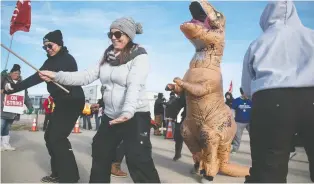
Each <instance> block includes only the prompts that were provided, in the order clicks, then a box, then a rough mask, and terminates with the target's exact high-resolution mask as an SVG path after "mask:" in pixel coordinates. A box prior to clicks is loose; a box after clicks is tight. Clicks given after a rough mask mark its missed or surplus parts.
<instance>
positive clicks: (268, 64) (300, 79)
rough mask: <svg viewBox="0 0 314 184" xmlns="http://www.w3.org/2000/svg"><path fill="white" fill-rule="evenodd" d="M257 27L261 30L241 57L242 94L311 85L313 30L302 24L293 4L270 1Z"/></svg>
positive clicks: (313, 52)
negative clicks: (260, 33)
mask: <svg viewBox="0 0 314 184" xmlns="http://www.w3.org/2000/svg"><path fill="white" fill-rule="evenodd" d="M260 26H261V28H262V30H263V32H264V33H263V34H262V35H261V36H260V37H259V38H258V39H257V40H255V41H254V42H253V43H251V45H250V47H249V48H248V50H247V52H246V54H245V57H244V62H243V71H242V89H243V91H244V93H245V94H246V95H248V96H249V97H250V98H251V97H252V96H253V94H254V93H255V92H257V91H260V90H264V89H272V88H288V87H293V88H298V87H314V77H313V73H314V31H313V30H311V29H308V28H306V27H304V26H303V25H302V23H301V21H300V19H299V17H298V14H297V10H296V8H295V5H294V3H293V2H291V1H279V2H270V3H269V4H268V5H267V6H266V8H265V10H264V12H263V13H262V16H261V18H260Z"/></svg>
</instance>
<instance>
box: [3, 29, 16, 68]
mask: <svg viewBox="0 0 314 184" xmlns="http://www.w3.org/2000/svg"><path fill="white" fill-rule="evenodd" d="M13 35H14V34H12V36H11V41H10V47H9V48H10V49H11V47H12V40H13ZM9 56H10V52H8V56H7V61H6V62H5V67H4V69H5V70H6V69H7V66H8V61H9Z"/></svg>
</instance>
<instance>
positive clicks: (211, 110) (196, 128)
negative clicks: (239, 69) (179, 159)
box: [167, 1, 249, 180]
mask: <svg viewBox="0 0 314 184" xmlns="http://www.w3.org/2000/svg"><path fill="white" fill-rule="evenodd" d="M190 11H191V14H192V16H193V19H192V21H190V22H186V23H184V24H182V25H181V27H180V29H181V31H182V32H183V33H184V34H185V36H186V37H187V38H188V39H189V40H190V41H191V42H192V43H193V45H194V46H195V48H196V53H195V55H194V57H193V59H192V61H191V62H190V68H189V69H188V71H187V72H186V73H185V76H184V78H183V80H181V79H180V78H175V79H174V83H175V84H168V85H167V89H168V90H172V91H174V92H175V93H177V94H180V93H181V92H182V91H183V90H184V91H185V94H186V103H187V109H186V110H187V115H186V119H185V121H184V122H183V126H182V129H181V133H182V136H183V137H184V141H185V143H186V145H187V146H188V148H189V149H190V151H191V152H192V154H193V159H194V161H195V162H196V163H198V162H199V170H205V174H204V176H206V177H208V176H210V178H213V177H214V176H215V175H216V174H217V173H218V172H219V171H220V172H222V173H224V174H226V175H229V176H235V177H240V176H246V175H249V168H248V167H244V166H240V165H235V164H230V163H229V156H230V149H231V142H232V140H233V137H234V135H235V133H236V129H237V127H236V123H235V121H234V119H233V117H232V114H231V111H230V108H229V107H228V106H227V105H226V104H225V103H224V96H223V90H222V76H221V69H220V62H221V60H222V55H223V50H224V38H225V17H224V15H223V14H221V13H219V12H218V11H216V10H215V9H214V8H213V7H212V6H211V5H210V4H209V3H208V2H207V1H199V2H192V3H191V5H190ZM209 180H210V179H209Z"/></svg>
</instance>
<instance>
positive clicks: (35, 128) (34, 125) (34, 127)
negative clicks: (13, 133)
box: [30, 118, 38, 132]
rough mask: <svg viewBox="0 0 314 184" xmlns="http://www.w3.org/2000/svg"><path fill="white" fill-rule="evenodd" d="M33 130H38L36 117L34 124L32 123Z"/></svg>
mask: <svg viewBox="0 0 314 184" xmlns="http://www.w3.org/2000/svg"><path fill="white" fill-rule="evenodd" d="M30 131H31V132H36V131H38V130H37V124H36V118H34V120H33V124H32V129H31V130H30Z"/></svg>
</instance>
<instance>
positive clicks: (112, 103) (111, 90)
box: [110, 68, 116, 112]
mask: <svg viewBox="0 0 314 184" xmlns="http://www.w3.org/2000/svg"><path fill="white" fill-rule="evenodd" d="M113 70H114V68H112V71H111V73H110V81H111V83H112V90H111V94H110V96H111V106H112V109H113V111H114V112H116V110H115V109H114V105H113V101H112V96H113V94H112V93H113V89H114V83H113V81H112V73H113Z"/></svg>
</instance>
